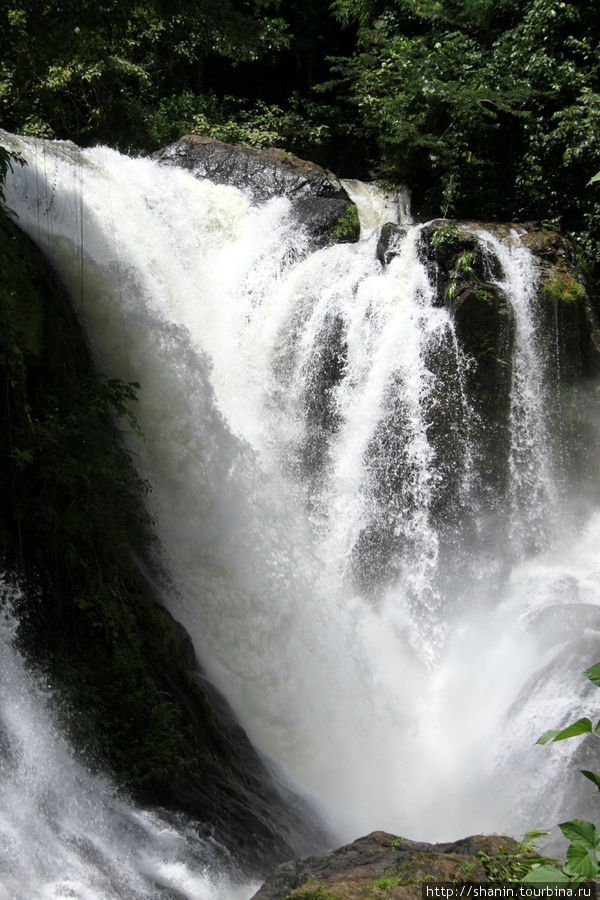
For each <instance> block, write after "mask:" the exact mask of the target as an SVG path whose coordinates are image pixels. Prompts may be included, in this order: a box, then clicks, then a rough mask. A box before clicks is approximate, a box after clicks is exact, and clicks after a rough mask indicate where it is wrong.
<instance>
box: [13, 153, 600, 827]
mask: <svg viewBox="0 0 600 900" xmlns="http://www.w3.org/2000/svg"><path fill="white" fill-rule="evenodd" d="M9 146H11V147H13V146H18V149H19V151H20V152H21V153H22V155H23V156H24V157H25V158H26V160H27V165H26V166H25V167H23V168H15V172H14V173H13V175H12V176H11V177H10V178H9V180H8V183H7V185H6V197H7V203H8V205H9V206H10V207H12V208H13V209H14V210H15V211H16V212H17V214H18V216H19V219H18V221H19V224H20V225H21V226H22V227H23V228H24V229H25V230H27V231H28V232H29V233H30V234H31V236H32V237H33V238H34V240H36V241H37V242H38V243H39V245H40V246H41V247H42V249H43V250H44V252H45V253H46V254H47V255H48V256H49V257H50V259H51V260H52V261H53V263H54V264H55V266H56V267H57V269H58V270H59V272H60V274H61V277H62V278H63V280H64V281H65V282H66V284H67V286H68V287H69V289H70V291H71V294H72V296H73V298H74V300H75V306H76V310H77V312H78V314H79V316H80V317H81V319H82V321H83V323H84V325H85V328H86V331H87V333H88V336H89V339H90V342H91V345H92V349H93V353H94V355H95V359H96V362H97V365H98V367H99V369H100V370H101V371H103V372H104V373H106V374H107V375H110V376H114V377H120V378H124V379H126V380H135V381H139V382H140V384H141V385H142V390H141V392H140V399H139V408H138V409H137V410H136V412H137V415H138V418H139V421H140V423H141V426H142V429H143V431H144V433H145V435H146V440H145V442H144V443H143V444H136V445H135V450H136V454H137V456H136V458H137V459H138V461H139V468H140V473H141V475H142V476H143V477H144V478H148V479H149V480H150V481H151V483H152V485H153V487H154V490H153V493H152V495H151V497H150V500H149V502H150V504H151V512H152V514H153V516H154V517H155V519H156V522H157V530H158V536H159V540H160V548H161V554H162V558H163V562H164V563H165V565H166V567H167V569H168V571H169V573H170V576H171V578H172V581H173V584H174V585H175V586H176V591H172V592H170V593H169V594H168V596H165V603H166V604H167V605H168V606H169V608H170V609H171V612H172V613H173V615H174V616H175V617H176V618H178V619H179V620H180V621H181V622H183V624H184V625H185V627H186V628H187V629H188V631H189V632H190V634H191V636H192V638H193V641H194V644H195V646H196V649H197V652H198V655H199V657H200V658H201V659H202V661H203V664H204V666H205V668H206V671H207V673H208V675H209V676H210V678H211V679H212V680H213V681H214V682H215V684H216V685H217V686H218V687H219V688H220V689H221V690H222V691H223V692H224V693H225V695H226V696H227V698H228V700H229V702H230V703H231V705H232V707H233V709H234V711H235V713H236V715H237V716H238V718H239V720H240V721H241V723H242V724H243V726H244V727H245V729H246V730H247V731H248V733H249V735H250V737H251V739H252V740H253V742H254V743H255V745H256V746H257V747H258V748H259V749H260V750H261V751H262V753H263V754H265V755H266V756H267V757H269V758H270V759H271V760H272V761H273V763H274V764H275V765H276V766H277V767H278V768H279V769H280V771H281V773H282V775H283V777H284V778H285V779H287V781H288V783H289V784H291V785H292V786H294V787H295V788H296V789H297V790H299V791H300V792H301V793H302V794H303V795H305V796H306V797H307V798H309V799H310V800H311V801H312V802H313V803H314V804H315V806H317V807H318V809H319V811H320V813H321V814H322V815H323V816H324V818H325V820H326V821H327V823H328V824H329V825H330V826H331V828H332V829H333V830H334V832H335V834H336V835H337V836H338V837H339V839H340V840H344V839H351V838H354V837H356V836H357V835H358V834H360V833H365V832H367V831H369V830H373V829H375V828H379V829H389V830H390V831H395V832H397V833H402V834H405V835H407V836H410V837H411V838H418V839H426V840H438V839H450V838H455V837H462V836H464V835H465V834H467V833H473V832H476V831H483V830H488V831H490V830H491V831H503V830H504V831H506V830H508V831H509V832H514V833H518V832H519V831H520V832H523V831H525V830H527V829H528V828H530V827H535V826H539V825H544V824H552V823H553V822H554V821H556V817H557V816H560V817H562V818H563V819H564V818H566V817H567V816H568V815H569V812H570V811H576V812H581V809H580V807H577V809H576V810H570V808H569V802H571V806H572V805H573V804H577V803H578V802H579V801H578V796H577V791H571V801H569V800H568V798H567V796H566V794H568V793H569V788H568V785H567V788H566V789H565V790H566V793H565V794H564V795H563V790H562V785H563V784H565V783H566V781H565V777H564V773H565V771H566V770H567V768H568V760H569V759H570V757H571V755H572V754H573V752H574V751H575V749H576V748H575V747H573V746H572V745H571V746H565V745H562V746H561V747H557V748H545V749H544V748H540V747H535V746H534V743H535V739H536V737H537V736H538V735H539V734H540V733H541V732H543V731H544V730H546V729H547V728H549V727H553V726H556V725H557V724H560V722H561V721H564V720H565V719H569V718H570V717H572V718H576V717H578V716H579V714H581V715H583V714H585V711H584V710H582V708H581V704H582V702H583V701H582V700H581V698H580V694H581V681H582V679H581V678H579V672H580V671H581V670H583V669H584V668H585V667H586V666H587V665H588V664H591V663H592V662H594V661H595V658H594V652H595V651H594V649H593V640H594V639H595V640H596V641H597V637H598V630H599V629H598V624H597V617H596V616H595V614H596V612H597V607H598V605H600V578H599V577H598V576H599V575H600V557H599V554H598V547H600V541H599V540H598V538H599V537H600V517H599V516H598V515H597V514H596V513H595V512H594V511H593V510H591V511H590V510H587V508H584V507H581V509H580V511H579V518H576V517H574V516H572V515H571V513H570V512H569V511H568V510H570V509H571V506H570V505H569V504H567V503H566V499H565V497H566V494H565V491H566V490H567V489H566V486H561V482H560V479H559V478H558V476H557V473H556V471H555V470H554V468H553V464H552V446H551V444H550V443H548V425H547V420H546V407H547V401H548V398H547V396H546V395H545V394H544V389H543V383H544V377H545V374H546V373H545V372H544V366H543V361H542V360H541V358H540V353H539V350H538V348H537V347H536V339H535V310H534V309H533V306H532V304H533V299H532V285H533V283H534V281H535V277H536V273H535V269H534V266H533V263H532V260H531V257H530V256H529V254H528V253H527V251H526V250H525V249H524V248H522V247H521V246H520V245H519V244H518V240H517V237H516V235H514V236H513V237H512V238H510V237H509V238H507V239H506V240H505V241H502V242H501V241H499V240H498V239H497V238H495V237H493V236H492V235H491V234H489V233H488V232H479V233H478V240H479V241H480V245H481V247H482V250H484V251H485V252H487V253H489V254H493V256H494V258H495V259H496V261H497V266H496V268H497V269H499V271H500V274H497V275H496V281H497V283H498V285H499V286H500V287H501V289H502V290H503V291H504V292H505V293H506V295H507V297H508V298H509V301H510V304H511V306H512V309H513V314H514V318H515V322H516V331H515V349H514V358H513V360H512V363H511V365H512V381H513V388H512V396H511V411H510V440H511V447H510V454H509V472H508V491H507V495H506V497H504V498H499V501H498V504H497V507H496V509H495V510H494V511H493V512H490V513H489V514H488V512H487V511H486V510H484V509H482V508H481V503H480V501H478V499H477V490H476V484H475V482H476V472H477V465H478V464H480V462H479V463H478V459H477V458H478V456H480V455H481V448H480V447H478V446H476V443H475V442H474V440H473V438H472V431H473V426H474V423H475V419H476V412H475V410H474V408H473V406H472V403H471V401H470V399H469V397H468V393H467V391H466V389H465V384H466V377H467V374H468V373H469V372H470V371H471V370H472V367H473V366H474V361H473V360H472V359H470V358H469V357H468V356H467V355H466V354H465V353H464V352H463V351H462V349H461V347H460V344H459V342H458V340H457V336H456V331H455V326H454V321H453V318H452V315H451V311H450V310H449V308H448V307H446V306H439V305H436V304H435V302H434V289H433V286H432V284H431V282H430V278H429V276H428V273H427V270H426V268H425V266H424V265H423V263H422V261H421V259H420V256H419V252H418V245H419V236H420V226H418V225H417V226H408V227H407V229H406V230H407V234H406V236H405V237H404V238H403V239H402V241H401V242H400V243H399V245H398V247H397V253H396V254H395V256H394V258H393V259H392V260H391V262H390V263H389V265H388V266H386V267H385V268H384V267H382V265H381V264H380V263H379V262H378V260H377V256H376V244H377V229H375V228H374V226H373V224H372V223H367V225H366V227H365V228H364V229H363V238H362V240H361V241H360V242H359V243H358V244H356V245H347V244H341V245H337V246H332V247H328V248H325V249H321V250H318V251H316V252H309V249H308V248H309V242H308V238H307V235H306V234H305V233H304V232H303V229H302V227H301V226H299V225H298V224H297V222H296V221H295V220H294V217H293V215H292V212H291V208H290V204H289V202H288V201H287V200H286V199H285V198H277V199H273V200H270V201H268V202H266V203H264V204H262V205H254V204H252V203H251V202H250V201H249V200H248V198H247V197H246V196H245V195H244V194H243V193H241V192H240V191H238V190H237V189H234V188H232V187H224V186H217V185H214V184H212V183H211V182H209V181H199V180H195V179H194V178H193V177H192V176H191V175H190V174H189V173H187V172H184V171H180V170H177V169H165V168H160V167H159V166H158V165H157V164H156V163H154V162H152V161H150V160H147V159H129V158H126V157H122V156H120V155H119V154H118V153H116V152H115V151H112V150H109V149H106V148H95V149H91V150H86V151H84V152H82V151H79V150H78V149H77V148H75V147H73V146H72V145H70V144H65V143H53V144H50V143H42V142H37V141H33V140H28V141H24V142H18V144H10V143H9ZM478 504H479V505H478ZM581 510H583V511H581ZM463 513H465V515H466V516H468V517H470V518H471V520H472V522H473V523H474V524H473V533H475V532H477V529H479V532H485V533H486V534H487V535H488V540H487V541H486V542H483V541H480V542H479V543H478V542H477V540H475V539H474V538H473V536H472V534H471V532H469V534H465V533H463V531H462V529H461V516H462V514H463ZM505 520H506V521H505ZM506 522H508V526H509V527H508V532H509V538H508V540H507V541H505V540H504V537H503V536H504V535H506V533H507V530H506ZM496 535H497V536H498V538H497V539H496V537H495V536H496ZM483 547H485V550H484V549H482V548H483ZM580 632H585V635H586V642H587V643H586V648H587V647H588V643H589V645H590V646H589V654H590V655H586V656H585V657H579V656H578V652H579V651H578V649H577V646H578V645H577V641H578V639H579V636H580ZM567 743H569V742H567Z"/></svg>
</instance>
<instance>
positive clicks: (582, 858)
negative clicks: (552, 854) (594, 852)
mask: <svg viewBox="0 0 600 900" xmlns="http://www.w3.org/2000/svg"><path fill="white" fill-rule="evenodd" d="M598 868H599V866H598V863H597V862H596V860H595V859H594V858H593V856H591V855H590V852H589V850H588V848H587V847H584V846H583V844H571V846H570V847H569V848H568V849H567V862H566V864H565V871H566V872H568V873H569V874H571V875H582V876H583V877H584V878H593V877H594V875H596V874H597V872H598Z"/></svg>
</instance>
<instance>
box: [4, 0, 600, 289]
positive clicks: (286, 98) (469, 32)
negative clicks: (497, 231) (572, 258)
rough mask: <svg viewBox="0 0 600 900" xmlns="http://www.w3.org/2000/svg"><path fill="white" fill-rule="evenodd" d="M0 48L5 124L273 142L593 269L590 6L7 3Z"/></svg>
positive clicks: (120, 139)
mask: <svg viewBox="0 0 600 900" xmlns="http://www.w3.org/2000/svg"><path fill="white" fill-rule="evenodd" d="M0 43H1V45H2V47H3V54H2V56H3V58H2V62H1V63H0V110H1V117H2V124H3V126H4V127H5V128H7V129H9V130H12V131H17V132H24V133H26V134H31V135H39V136H47V137H57V138H69V139H71V140H73V141H75V142H77V143H79V144H83V145H89V144H93V143H98V142H104V143H108V144H109V145H112V146H117V147H119V148H120V149H121V150H124V151H129V152H140V151H141V152H145V151H149V150H153V149H155V148H157V147H159V146H161V145H164V144H165V143H168V142H169V141H170V140H173V139H175V138H177V137H179V136H180V135H181V134H182V133H185V132H190V131H195V132H198V133H204V134H208V135H212V136H214V137H218V138H221V139H223V140H229V141H234V142H241V143H246V144H249V145H251V146H266V145H275V146H280V147H283V148H285V149H288V150H290V151H292V152H295V153H297V154H299V155H304V156H307V157H309V158H311V159H314V160H315V161H317V162H320V163H322V164H324V165H326V166H329V167H330V168H332V169H333V170H334V171H336V172H337V173H338V174H341V175H345V176H357V177H377V178H379V179H385V180H387V181H388V182H391V183H400V182H406V183H408V184H410V185H411V186H412V188H413V191H414V201H415V207H416V208H417V209H418V210H419V212H420V213H421V214H422V215H426V216H435V215H439V214H443V213H445V214H447V215H450V216H456V217H467V216H469V217H477V218H480V219H483V218H497V219H498V218H499V219H505V220H506V219H516V220H521V221H523V220H532V219H533V220H538V221H541V222H548V223H552V224H554V225H560V226H561V227H562V228H563V230H565V231H568V232H571V233H572V234H573V235H574V237H575V239H576V242H577V244H578V246H579V249H580V251H581V258H582V259H583V260H585V261H586V263H587V264H588V266H590V267H591V269H592V270H595V274H597V273H598V271H600V249H599V246H600V241H599V240H598V238H599V236H600V208H599V206H598V204H597V202H596V201H597V191H598V190H600V187H599V186H598V185H597V184H595V185H591V186H589V185H588V182H589V180H590V178H591V177H592V176H593V175H594V174H596V172H597V171H598V170H599V169H600V142H599V141H598V134H599V133H600V15H599V14H598V12H597V10H596V9H595V5H594V4H591V3H589V2H586V0H333V2H330V0H297V2H296V0H295V2H293V3H292V2H289V0H287V2H286V0H220V2H219V3H215V2H214V0H168V2H166V0H77V2H75V0H6V2H5V3H4V4H3V11H2V13H1V14H0Z"/></svg>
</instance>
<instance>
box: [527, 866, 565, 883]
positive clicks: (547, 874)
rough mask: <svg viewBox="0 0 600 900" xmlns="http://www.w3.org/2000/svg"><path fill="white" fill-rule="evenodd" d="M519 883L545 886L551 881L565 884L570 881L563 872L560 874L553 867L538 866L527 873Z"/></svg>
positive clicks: (558, 870)
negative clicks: (526, 882)
mask: <svg viewBox="0 0 600 900" xmlns="http://www.w3.org/2000/svg"><path fill="white" fill-rule="evenodd" d="M521 881H533V882H540V883H541V884H546V883H547V882H553V881H560V882H566V881H570V879H569V876H568V875H565V873H564V872H561V870H560V869H557V868H556V867H555V866H538V867H537V868H535V869H532V870H531V871H530V872H528V873H527V875H525V877H524V878H522V879H521Z"/></svg>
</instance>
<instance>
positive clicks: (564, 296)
mask: <svg viewBox="0 0 600 900" xmlns="http://www.w3.org/2000/svg"><path fill="white" fill-rule="evenodd" d="M542 292H543V294H544V296H545V297H547V298H548V300H551V301H553V302H559V303H576V302H577V301H578V300H583V298H584V297H585V288H584V286H583V284H581V282H580V281H578V280H577V279H576V278H575V277H574V276H573V275H571V274H570V273H568V272H560V271H558V270H556V271H555V272H554V273H553V275H552V277H551V278H550V279H549V280H548V281H545V282H544V283H543V285H542Z"/></svg>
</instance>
